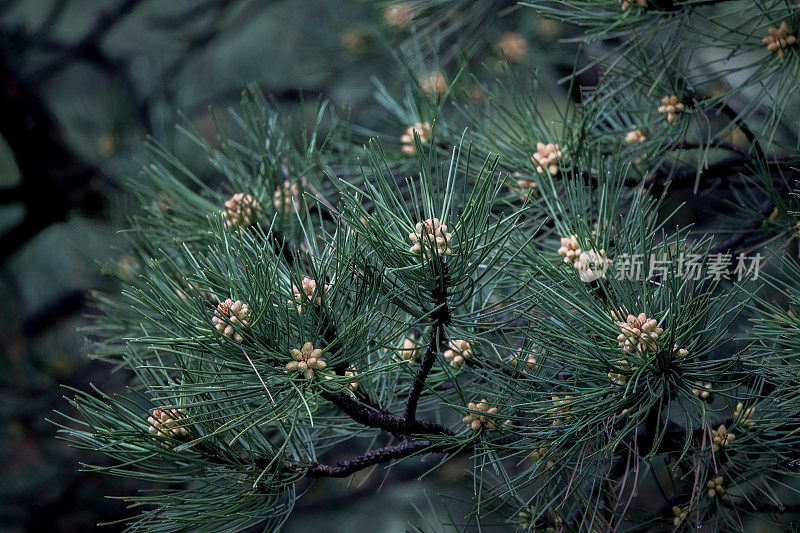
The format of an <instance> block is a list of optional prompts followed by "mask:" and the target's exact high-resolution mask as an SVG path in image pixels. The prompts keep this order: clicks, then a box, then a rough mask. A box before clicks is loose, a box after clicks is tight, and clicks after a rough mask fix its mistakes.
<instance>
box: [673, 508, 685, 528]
mask: <svg viewBox="0 0 800 533" xmlns="http://www.w3.org/2000/svg"><path fill="white" fill-rule="evenodd" d="M672 513H673V514H674V515H675V518H674V519H673V520H672V523H673V524H674V525H675V527H678V526H679V525H681V523H683V521H684V520H686V517H688V516H689V511H688V510H685V511H684V510H683V509H681V508H680V507H678V506H677V505H673V506H672Z"/></svg>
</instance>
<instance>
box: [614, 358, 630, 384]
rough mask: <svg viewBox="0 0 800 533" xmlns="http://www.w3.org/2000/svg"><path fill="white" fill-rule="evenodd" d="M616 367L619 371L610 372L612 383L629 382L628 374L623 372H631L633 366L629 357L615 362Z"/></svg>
mask: <svg viewBox="0 0 800 533" xmlns="http://www.w3.org/2000/svg"><path fill="white" fill-rule="evenodd" d="M614 366H615V369H614V370H617V372H615V371H612V372H609V373H608V379H610V380H611V382H612V383H615V384H617V385H625V384H626V383H627V382H628V375H627V374H623V373H622V372H630V371H631V370H632V369H633V367H632V366H631V364H630V362H629V361H628V360H627V359H620V360H619V361H617V362H616V363H615V364H614Z"/></svg>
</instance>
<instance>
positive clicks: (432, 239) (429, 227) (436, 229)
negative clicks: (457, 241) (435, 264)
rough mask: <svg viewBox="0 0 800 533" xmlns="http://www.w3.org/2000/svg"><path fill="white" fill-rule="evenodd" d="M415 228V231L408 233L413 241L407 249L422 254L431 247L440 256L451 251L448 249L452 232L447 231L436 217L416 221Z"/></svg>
mask: <svg viewBox="0 0 800 533" xmlns="http://www.w3.org/2000/svg"><path fill="white" fill-rule="evenodd" d="M415 229H416V232H415V233H409V234H408V238H409V240H410V241H411V242H412V243H413V245H412V246H411V248H409V249H408V251H409V252H411V253H412V254H422V252H423V251H425V252H426V255H427V254H428V253H429V252H430V251H431V249H432V248H435V249H436V252H437V253H438V254H439V255H440V256H441V255H451V254H452V253H453V252H452V250H451V249H450V239H452V237H453V234H452V233H447V226H445V225H444V224H441V223H440V222H439V219H438V218H429V219H428V220H425V221H424V222H417V225H416V227H415Z"/></svg>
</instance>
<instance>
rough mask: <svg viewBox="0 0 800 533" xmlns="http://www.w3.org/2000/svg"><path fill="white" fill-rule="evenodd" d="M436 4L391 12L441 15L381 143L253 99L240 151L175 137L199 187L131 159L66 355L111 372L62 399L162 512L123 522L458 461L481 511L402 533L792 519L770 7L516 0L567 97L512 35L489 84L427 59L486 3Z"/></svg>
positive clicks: (790, 374)
mask: <svg viewBox="0 0 800 533" xmlns="http://www.w3.org/2000/svg"><path fill="white" fill-rule="evenodd" d="M428 4H429V3H428V2H404V3H402V4H398V3H391V4H387V11H386V12H385V13H384V16H385V17H386V20H387V22H388V23H389V24H390V25H391V26H392V27H393V28H405V30H402V31H407V28H408V27H410V28H412V29H413V28H418V29H419V35H418V36H417V37H418V40H416V41H414V40H413V39H412V41H408V42H412V43H419V42H423V43H424V42H425V38H426V36H430V35H434V30H433V29H432V28H433V27H434V26H435V25H437V24H439V22H441V21H442V20H444V19H445V17H444V14H447V13H455V12H459V13H460V16H459V18H458V19H457V20H458V21H459V22H458V23H457V24H455V23H454V24H455V25H454V26H453V27H452V28H449V27H448V26H446V25H445V26H444V27H443V28H440V31H441V32H443V33H442V34H443V35H451V36H452V35H455V34H457V35H458V36H457V37H453V39H451V40H450V41H447V39H445V42H441V43H439V45H438V46H439V50H440V51H442V52H443V53H442V54H441V55H439V54H436V53H432V52H431V53H429V52H426V51H425V50H427V49H424V46H422V45H420V46H419V47H418V51H417V52H418V53H416V54H414V55H413V56H408V55H401V58H403V60H404V61H405V62H406V66H407V67H408V68H409V71H410V72H411V74H412V75H413V76H412V77H413V78H414V79H413V82H412V83H411V84H410V85H409V87H408V89H407V91H406V93H405V95H400V96H399V98H401V99H400V100H398V99H397V98H398V95H394V94H392V92H391V91H389V90H388V89H387V88H386V87H384V86H380V85H379V90H378V97H379V99H380V101H381V102H382V103H383V104H384V105H385V107H386V109H387V111H388V113H389V114H391V115H392V116H393V118H394V123H393V124H392V125H391V130H390V131H389V132H388V133H387V137H383V135H382V132H367V135H366V136H365V137H366V138H362V136H363V132H364V129H360V128H357V127H354V126H352V125H350V124H349V123H347V121H345V120H344V119H343V118H342V117H343V116H344V114H343V113H340V112H337V111H335V110H332V109H330V107H329V106H328V105H327V104H326V103H325V102H323V101H320V102H319V105H318V107H317V108H316V112H315V115H314V116H315V119H314V121H313V124H312V125H311V126H309V127H308V128H307V129H306V130H304V131H303V133H302V134H301V135H297V134H295V133H294V132H295V130H294V129H293V128H292V125H291V124H289V123H287V122H286V121H283V120H282V119H281V116H280V113H279V111H278V110H276V109H274V108H273V107H272V106H271V105H270V104H269V103H268V102H267V100H266V99H265V98H264V97H263V96H261V94H260V93H259V92H258V91H257V90H254V89H251V90H249V91H247V92H246V93H245V94H244V97H243V102H242V107H241V110H240V111H239V112H238V113H236V114H235V120H236V123H237V124H238V126H239V130H238V131H236V132H229V131H223V130H222V129H220V130H218V138H217V139H215V140H213V141H209V140H207V139H205V138H203V137H202V136H201V135H199V134H197V133H196V132H192V131H191V130H190V129H188V128H187V129H186V130H185V131H186V134H187V135H188V136H189V137H190V138H191V139H192V140H193V141H195V142H196V143H197V145H198V147H199V150H200V151H202V153H203V154H205V157H206V160H207V163H208V164H209V165H211V166H212V167H213V168H214V169H216V170H217V172H219V174H220V176H221V178H222V179H221V181H220V185H219V186H218V187H212V186H210V185H208V184H207V183H205V182H203V181H202V180H201V179H199V178H198V177H197V176H196V175H195V174H194V173H193V172H192V170H190V167H189V166H188V165H187V164H186V163H185V162H183V161H180V160H178V159H177V158H175V157H174V156H172V155H171V154H170V153H169V151H167V150H166V149H164V148H163V147H161V146H159V145H158V144H156V143H153V144H152V146H151V149H152V150H151V151H152V159H151V161H150V162H148V164H147V165H145V167H144V168H143V170H142V173H141V174H140V175H139V176H137V178H136V179H135V180H134V181H133V182H132V185H131V186H132V187H133V188H134V189H135V191H136V193H137V195H138V197H139V198H140V200H141V204H142V206H143V207H142V213H141V214H140V215H138V216H137V217H136V218H135V219H134V220H133V228H132V239H131V240H132V249H133V251H134V252H135V254H136V256H137V258H138V261H137V265H138V266H137V270H136V272H135V275H130V274H125V273H121V272H120V273H118V274H119V276H120V280H121V282H122V283H123V284H124V286H125V288H124V289H123V291H122V294H121V295H120V296H113V297H108V296H100V297H98V299H99V303H100V310H101V311H100V315H99V318H98V324H99V325H98V327H97V328H96V330H95V331H93V332H92V335H93V338H94V339H95V341H96V342H98V343H100V344H101V345H102V347H103V348H104V353H105V357H107V358H108V359H109V360H111V361H113V362H114V363H115V364H117V365H121V366H124V367H126V368H129V369H131V370H132V371H133V372H135V375H136V380H135V382H134V384H133V386H132V387H131V393H130V395H127V396H124V397H110V396H107V395H104V394H103V393H102V392H101V391H98V390H94V391H74V397H73V399H72V405H73V406H74V407H75V408H76V409H77V411H78V412H79V416H78V417H77V419H75V420H74V421H75V422H78V423H80V424H82V425H81V427H80V428H78V429H75V427H69V426H68V425H66V424H65V427H64V432H65V435H67V438H69V439H70V440H71V441H72V442H74V443H75V445H76V446H81V447H85V448H88V449H92V450H98V451H102V452H103V453H104V454H106V455H108V456H109V457H110V458H111V460H112V462H111V464H110V465H109V466H103V467H96V468H98V469H100V470H103V471H106V472H108V473H110V474H114V475H122V476H130V477H138V478H141V479H144V480H152V481H158V482H160V483H167V484H169V485H170V486H172V487H174V488H173V489H168V490H163V491H161V492H159V493H153V494H146V495H139V496H133V497H131V499H130V500H131V502H132V503H133V504H135V505H137V506H138V505H144V506H145V507H146V509H147V510H145V511H143V512H142V513H141V514H140V515H138V516H136V517H134V518H132V519H131V523H130V524H131V525H130V527H131V529H132V530H148V531H162V530H163V531H167V530H169V531H177V530H194V529H197V530H203V531H216V530H220V531H221V530H225V531H229V530H238V529H244V528H247V527H249V526H252V525H260V526H261V527H263V528H265V529H266V530H270V531H271V530H277V529H279V528H280V527H281V526H282V525H283V524H285V523H286V521H287V520H289V519H290V516H291V512H292V509H293V507H294V505H295V503H296V502H297V501H298V499H299V498H301V496H302V495H303V493H304V492H305V491H306V490H307V488H308V486H309V483H310V482H312V481H313V480H315V479H318V478H325V477H340V478H345V477H350V476H352V475H354V474H357V473H359V472H361V471H363V470H365V469H368V468H372V467H378V468H381V467H386V466H388V465H391V464H396V463H397V462H401V461H402V462H407V463H411V462H415V461H419V460H420V458H421V457H429V456H430V459H429V460H428V462H427V463H425V466H426V470H431V469H436V468H439V467H441V466H442V465H445V464H447V463H448V462H449V461H451V460H453V459H454V458H456V457H462V456H468V457H471V458H472V461H473V465H472V468H471V470H470V472H469V475H470V476H471V479H472V480H473V481H474V483H473V501H472V504H473V506H474V507H473V511H472V512H470V513H469V514H467V515H466V516H453V517H451V518H448V519H446V520H442V523H439V524H433V525H431V524H427V525H425V526H422V525H420V526H414V528H415V530H418V531H423V530H424V531H432V530H436V529H440V528H441V529H447V528H450V527H452V528H455V529H463V528H465V527H467V525H468V524H473V525H474V524H480V525H481V526H482V527H484V526H497V527H500V528H505V529H508V530H514V529H515V528H518V529H520V530H525V531H527V530H530V531H534V530H542V529H545V530H548V531H551V530H552V531H612V530H625V531H645V530H663V531H667V530H673V529H676V528H677V529H681V528H683V529H688V528H694V527H700V526H701V525H710V526H711V527H713V528H714V529H718V530H736V531H744V530H746V528H748V527H752V526H751V525H750V524H751V523H753V522H752V521H766V522H773V523H778V524H784V525H785V524H787V522H786V518H787V516H788V515H794V516H795V517H796V515H797V513H798V512H800V500H798V494H797V490H798V487H799V485H798V481H797V472H796V468H795V466H796V462H797V461H798V460H800V452H798V450H800V434H799V432H798V413H800V403H798V402H800V400H799V398H800V396H798V391H799V390H800V389H799V388H798V385H799V384H798V372H799V371H800V364H799V363H800V345H798V339H800V320H799V319H798V317H797V306H798V305H800V285H798V280H800V266H799V265H798V262H797V244H798V240H797V236H798V231H799V230H798V228H800V225H798V217H799V216H800V208H799V207H798V192H797V183H796V180H797V178H798V175H799V173H800V170H799V169H798V163H799V162H800V158H799V157H798V155H799V154H798V131H799V130H798V121H797V113H796V112H797V110H798V103H799V97H798V94H797V91H796V90H795V88H796V86H797V80H798V79H800V76H798V71H800V51H798V45H797V43H796V39H795V36H796V35H797V33H798V30H799V29H800V28H799V27H798V24H800V19H798V13H797V7H796V5H795V4H794V3H793V2H790V1H783V0H781V1H777V0H776V1H768V2H757V3H747V2H715V1H705V0H694V1H691V0H689V1H685V2H662V1H646V2H644V1H643V2H639V1H629V2H618V1H615V0H594V1H579V0H576V1H572V2H556V1H530V2H525V3H523V4H521V5H520V9H521V10H523V11H524V10H525V7H532V8H534V9H535V10H536V12H537V13H538V14H539V15H540V16H541V17H543V18H550V19H553V20H556V21H559V22H561V23H564V24H569V25H570V26H569V28H571V29H570V30H569V32H571V34H570V35H567V36H566V38H567V39H568V40H572V41H575V42H580V43H583V44H582V45H581V49H582V50H581V51H580V52H579V55H578V60H577V61H576V63H575V64H576V66H575V68H574V70H573V72H572V73H571V74H570V76H568V77H567V78H566V80H565V82H566V83H568V84H570V86H571V87H572V90H570V91H568V93H569V95H570V96H571V97H572V99H571V100H568V101H566V102H560V101H551V100H548V98H547V94H546V93H547V89H546V88H545V87H546V86H547V83H546V82H540V78H539V76H538V75H537V74H535V73H532V72H530V71H528V70H525V69H524V68H517V67H516V66H514V62H515V61H519V60H522V58H524V56H525V50H524V46H523V44H522V43H523V42H525V41H524V40H523V41H520V38H521V37H520V36H516V35H505V36H504V37H503V39H502V40H500V41H498V43H500V44H494V45H492V44H488V45H487V44H486V43H483V44H484V45H485V46H484V48H483V49H484V50H485V49H486V46H489V47H490V48H491V47H492V46H493V47H494V50H495V53H498V57H500V58H502V61H499V63H498V64H497V65H495V67H496V68H494V69H493V70H491V71H490V72H489V73H486V72H483V71H480V69H476V72H474V73H472V72H469V65H464V64H462V63H460V62H459V58H458V57H457V54H456V53H454V52H453V50H456V49H458V48H459V47H463V46H464V44H463V41H462V39H463V35H460V34H458V32H454V33H452V34H449V33H448V28H449V29H453V28H456V29H459V28H461V29H463V28H472V27H477V26H481V20H482V19H483V18H485V17H486V13H489V12H492V10H497V9H501V10H502V9H505V8H506V6H504V5H498V3H495V2H481V1H478V2H469V3H468V4H469V6H470V8H469V9H464V11H463V12H460V11H459V8H461V7H463V6H461V4H462V3H461V2H455V1H444V2H440V3H437V4H436V5H433V6H430V5H428ZM487 10H488V11H487ZM409 18H410V21H409V20H408V19H409ZM448 20H449V19H448ZM397 31H401V30H399V29H398V30H397ZM484 37H485V35H484ZM408 42H406V44H408ZM479 44H480V43H479ZM401 46H403V45H401ZM434 51H435V48H434ZM448 54H449V56H448ZM408 57H413V58H414V60H416V61H418V62H419V64H421V65H430V64H431V62H433V64H435V65H436V67H435V68H428V69H418V68H415V67H412V65H411V63H410V61H408V60H407V58H408ZM515 58H516V59H515ZM590 71H592V72H595V73H597V74H598V75H597V83H596V84H595V85H593V86H591V87H586V86H582V83H581V81H580V80H581V79H580V76H581V75H583V74H585V73H587V72H590ZM362 141H363V145H362ZM684 203H685V205H684ZM687 206H688V208H691V210H692V211H693V212H688V211H689V210H687V208H686V207H687ZM721 228H727V229H721ZM717 234H724V235H723V237H720V236H718V235H717ZM761 259H763V260H762V261H759V260H761ZM424 472H425V471H423V473H424Z"/></svg>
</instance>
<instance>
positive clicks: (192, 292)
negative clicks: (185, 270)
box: [175, 279, 217, 302]
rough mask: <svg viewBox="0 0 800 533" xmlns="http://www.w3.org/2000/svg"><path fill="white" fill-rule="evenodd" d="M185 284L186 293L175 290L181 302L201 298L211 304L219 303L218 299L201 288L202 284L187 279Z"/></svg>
mask: <svg viewBox="0 0 800 533" xmlns="http://www.w3.org/2000/svg"><path fill="white" fill-rule="evenodd" d="M184 282H185V283H186V292H184V291H182V290H180V289H175V294H177V295H178V297H179V298H180V299H181V300H189V299H190V298H194V297H197V296H199V297H200V298H202V299H204V300H208V301H209V302H216V301H217V297H216V296H214V294H213V293H211V292H210V291H206V290H203V289H202V288H201V287H200V283H198V282H196V281H189V280H186V279H184Z"/></svg>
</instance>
